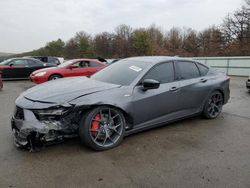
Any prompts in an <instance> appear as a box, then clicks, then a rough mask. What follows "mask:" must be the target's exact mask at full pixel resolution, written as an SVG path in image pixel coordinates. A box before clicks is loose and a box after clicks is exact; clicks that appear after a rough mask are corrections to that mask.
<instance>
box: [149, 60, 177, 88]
mask: <svg viewBox="0 0 250 188" xmlns="http://www.w3.org/2000/svg"><path fill="white" fill-rule="evenodd" d="M144 79H153V80H157V81H159V82H160V83H161V84H163V83H168V82H173V81H174V65H173V63H172V62H168V63H162V64H160V65H157V66H155V67H154V68H153V69H151V70H150V71H149V72H148V73H147V74H146V76H145V77H144Z"/></svg>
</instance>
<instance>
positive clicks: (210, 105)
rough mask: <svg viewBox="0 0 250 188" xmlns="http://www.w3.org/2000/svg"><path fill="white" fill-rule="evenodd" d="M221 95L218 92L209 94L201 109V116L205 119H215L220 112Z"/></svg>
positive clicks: (221, 104)
mask: <svg viewBox="0 0 250 188" xmlns="http://www.w3.org/2000/svg"><path fill="white" fill-rule="evenodd" d="M223 101H224V99H223V95H222V93H221V92H219V91H214V92H212V93H211V94H210V96H209V98H208V100H207V101H206V103H205V106H204V109H203V116H204V117H205V118H207V119H215V118H217V117H218V116H219V115H220V113H221V110H222V106H223Z"/></svg>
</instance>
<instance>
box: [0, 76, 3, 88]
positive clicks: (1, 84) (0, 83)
mask: <svg viewBox="0 0 250 188" xmlns="http://www.w3.org/2000/svg"><path fill="white" fill-rule="evenodd" d="M1 89H3V81H2V71H0V90H1Z"/></svg>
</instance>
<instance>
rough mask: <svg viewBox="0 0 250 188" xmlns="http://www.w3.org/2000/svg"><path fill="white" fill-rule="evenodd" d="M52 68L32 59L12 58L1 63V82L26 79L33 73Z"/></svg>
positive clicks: (48, 64)
mask: <svg viewBox="0 0 250 188" xmlns="http://www.w3.org/2000/svg"><path fill="white" fill-rule="evenodd" d="M53 66H55V65H54V64H50V63H43V62H41V61H39V60H37V59H32V58H12V59H8V60H5V61H3V62H1V63H0V70H1V71H2V79H3V80H13V79H28V78H29V76H30V74H31V73H32V72H33V71H35V70H38V69H41V68H45V67H53Z"/></svg>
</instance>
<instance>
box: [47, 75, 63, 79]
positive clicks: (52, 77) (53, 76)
mask: <svg viewBox="0 0 250 188" xmlns="http://www.w3.org/2000/svg"><path fill="white" fill-rule="evenodd" d="M59 78H62V76H61V75H60V74H52V75H51V76H50V77H49V79H48V81H50V80H57V79H59Z"/></svg>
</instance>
